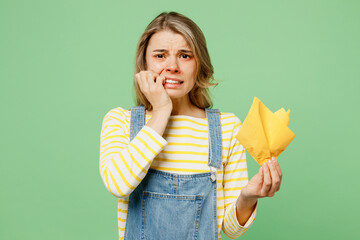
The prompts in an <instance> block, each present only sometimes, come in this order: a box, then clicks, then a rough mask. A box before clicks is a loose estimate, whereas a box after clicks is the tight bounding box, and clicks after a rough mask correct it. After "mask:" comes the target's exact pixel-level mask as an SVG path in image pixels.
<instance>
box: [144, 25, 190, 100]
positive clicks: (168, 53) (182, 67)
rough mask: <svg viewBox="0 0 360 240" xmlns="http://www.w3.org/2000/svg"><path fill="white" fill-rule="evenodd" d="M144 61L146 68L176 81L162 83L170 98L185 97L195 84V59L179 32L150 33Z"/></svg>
mask: <svg viewBox="0 0 360 240" xmlns="http://www.w3.org/2000/svg"><path fill="white" fill-rule="evenodd" d="M146 63H147V70H150V71H153V72H155V73H157V74H160V75H161V76H164V77H165V78H166V79H167V80H175V81H177V82H176V83H171V82H167V81H165V84H163V85H164V88H165V90H166V92H167V94H168V95H169V97H170V98H172V99H180V98H183V97H187V95H188V93H189V92H190V91H191V89H192V88H193V86H194V84H195V75H196V60H195V57H194V53H193V52H192V51H191V48H190V47H189V45H188V44H187V42H186V40H185V38H184V37H183V36H182V35H181V34H178V33H174V32H171V31H160V32H157V33H155V34H154V35H152V36H151V38H150V40H149V43H148V46H147V50H146ZM178 81H180V82H178Z"/></svg>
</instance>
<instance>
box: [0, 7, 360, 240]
mask: <svg viewBox="0 0 360 240" xmlns="http://www.w3.org/2000/svg"><path fill="white" fill-rule="evenodd" d="M162 11H178V12H180V13H182V14H184V15H186V16H188V17H189V18H191V19H192V20H193V21H195V22H196V23H197V24H198V25H199V27H200V28H201V29H202V30H203V32H204V34H205V37H206V39H207V43H208V49H209V52H210V56H211V59H212V64H213V66H214V69H215V75H214V76H215V78H217V79H219V80H222V82H221V83H220V85H219V86H218V87H216V88H215V89H213V90H212V96H213V101H214V107H215V108H219V109H220V110H221V111H223V112H233V113H235V114H236V115H237V116H238V117H239V118H240V119H241V120H242V121H243V120H244V119H245V117H246V114H247V112H248V110H249V108H250V106H251V103H252V100H253V98H254V96H257V97H258V98H260V100H262V101H263V102H264V104H265V105H266V106H268V107H269V109H270V110H272V111H276V110H278V109H279V108H281V107H284V108H285V109H288V108H289V109H290V110H291V115H290V117H291V122H290V125H289V127H290V129H291V130H292V131H293V132H294V133H295V134H296V135H297V136H296V138H295V139H294V140H293V142H292V143H291V144H290V145H289V147H288V148H287V149H286V151H285V152H284V153H283V154H282V155H280V157H279V163H280V166H281V169H282V171H283V174H284V177H283V181H282V185H281V189H280V191H279V192H277V193H276V194H275V196H274V197H272V198H263V199H260V200H259V208H258V214H257V218H256V220H255V222H254V224H253V225H252V226H251V227H250V229H249V230H248V231H247V232H246V233H245V234H244V235H243V236H242V237H240V239H249V240H250V239H279V240H282V239H284V240H285V239H286V240H288V239H294V240H296V239H301V240H303V239H354V238H357V237H358V236H359V234H360V229H359V227H358V223H359V220H357V219H358V215H359V213H360V211H359V210H360V209H359V206H358V203H359V202H360V194H359V190H360V184H359V167H360V164H359V160H360V159H359V154H358V149H359V133H360V132H359V124H358V121H359V117H360V114H359V106H358V105H359V100H360V99H359V95H360V94H359V93H360V91H359V90H360V84H359V81H360V44H359V43H360V2H359V1H355V0H354V1H344V0H342V1H340V0H338V1H334V0H328V1H325V0H304V1H285V0H282V1H280V0H273V1H271V0H266V1H265V0H262V1H194V0H191V1H189V0H183V1H145V0H144V1H143V0H142V1H134V2H132V1H115V0H102V1H89V0H81V1H79V0H63V1H49V0H32V1H25V0H23V1H17V0H0V80H1V85H0V100H1V101H0V102H1V119H0V132H1V144H0V157H1V173H0V239H2V240H3V239H4V240H8V239H10V240H12V239H15V240H18V239H27V240H33V239H41V240H43V239H44V240H48V239H49V240H53V239H54V240H58V239H66V240H67V239H69V240H72V239H77V240H78V239H80V240H82V239H86V240H92V239H118V229H117V215H116V214H117V210H116V208H117V201H116V198H115V197H113V196H112V195H111V194H110V193H109V192H108V191H107V190H106V188H105V187H104V185H103V183H102V180H101V178H100V174H99V170H98V160H99V146H100V145H99V143H100V130H101V122H102V118H103V117H104V115H105V114H106V112H107V111H109V110H110V109H112V108H115V107H119V106H121V107H124V108H129V107H131V106H132V105H133V104H134V102H133V95H132V81H133V69H134V64H133V63H134V55H135V49H136V44H137V41H138V39H139V37H140V35H141V33H142V32H143V31H144V29H145V27H146V26H147V24H148V23H149V22H150V21H151V20H152V19H153V18H154V17H156V16H157V15H158V14H159V13H161V12H162ZM247 156H248V169H249V177H252V176H253V175H254V174H255V173H256V172H257V171H258V169H259V165H258V164H257V163H256V162H255V161H254V160H253V159H252V158H251V156H250V155H249V154H248V155H247ZM224 239H228V238H227V237H225V236H224Z"/></svg>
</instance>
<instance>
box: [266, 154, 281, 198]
mask: <svg viewBox="0 0 360 240" xmlns="http://www.w3.org/2000/svg"><path fill="white" fill-rule="evenodd" d="M268 163H269V169H270V175H271V189H270V191H269V195H270V196H271V197H272V196H274V194H275V192H276V191H278V189H279V185H280V177H279V174H278V171H277V170H276V168H275V164H274V160H270V161H269V162H268Z"/></svg>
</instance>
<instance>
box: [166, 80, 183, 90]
mask: <svg viewBox="0 0 360 240" xmlns="http://www.w3.org/2000/svg"><path fill="white" fill-rule="evenodd" d="M183 82H184V81H180V80H175V79H166V80H165V82H164V87H165V88H178V87H179V86H181V84H182V83H183Z"/></svg>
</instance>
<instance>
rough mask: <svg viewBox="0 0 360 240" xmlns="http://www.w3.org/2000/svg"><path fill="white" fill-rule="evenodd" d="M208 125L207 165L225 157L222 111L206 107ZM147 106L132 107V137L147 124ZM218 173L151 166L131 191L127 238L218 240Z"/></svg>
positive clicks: (216, 165) (216, 163) (219, 164)
mask: <svg viewBox="0 0 360 240" xmlns="http://www.w3.org/2000/svg"><path fill="white" fill-rule="evenodd" d="M205 110H206V117H207V120H208V126H209V158H208V165H209V166H212V167H214V168H217V169H219V168H220V166H221V159H222V139H221V123H220V112H219V110H218V109H207V108H206V109H205ZM145 117H146V115H145V108H144V106H136V107H132V108H131V120H130V140H132V139H133V138H134V137H135V136H136V135H137V133H138V132H139V131H140V130H141V128H142V127H143V126H144V124H145ZM215 180H216V174H215V172H213V171H210V169H209V172H208V173H201V174H191V175H187V174H173V173H168V172H163V171H159V170H155V169H151V168H150V169H149V171H148V173H147V174H146V176H145V178H144V179H143V180H142V181H141V183H140V184H139V185H138V186H137V188H136V189H135V190H134V191H133V192H132V193H131V194H130V198H129V205H128V211H127V218H126V228H125V240H135V239H136V240H139V239H145V240H150V239H151V240H153V239H156V240H170V239H174V240H195V239H196V240H215V239H216V240H217V239H218V227H217V216H216V200H217V199H216V181H215Z"/></svg>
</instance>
